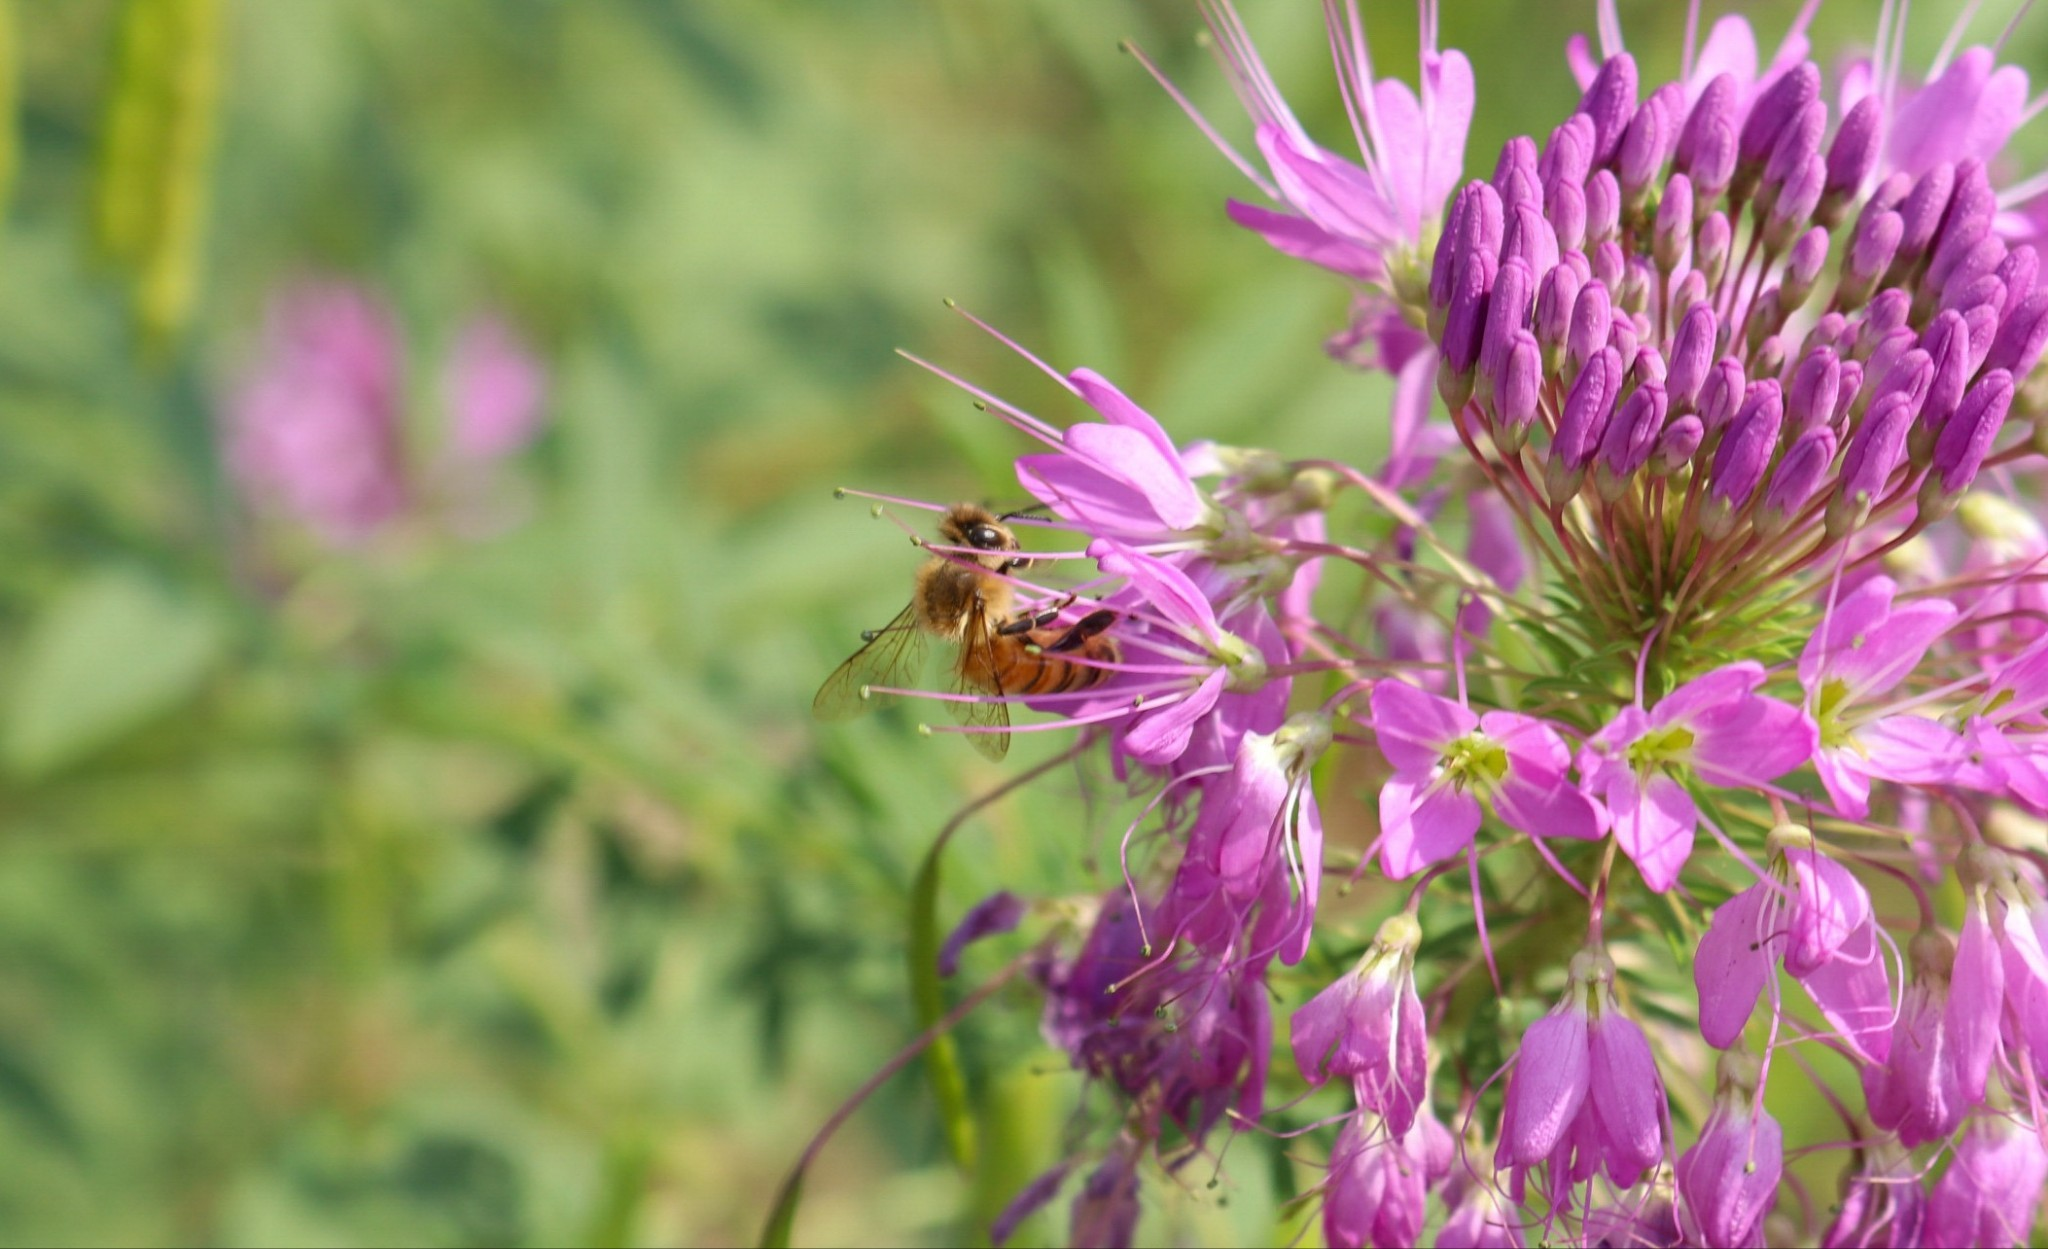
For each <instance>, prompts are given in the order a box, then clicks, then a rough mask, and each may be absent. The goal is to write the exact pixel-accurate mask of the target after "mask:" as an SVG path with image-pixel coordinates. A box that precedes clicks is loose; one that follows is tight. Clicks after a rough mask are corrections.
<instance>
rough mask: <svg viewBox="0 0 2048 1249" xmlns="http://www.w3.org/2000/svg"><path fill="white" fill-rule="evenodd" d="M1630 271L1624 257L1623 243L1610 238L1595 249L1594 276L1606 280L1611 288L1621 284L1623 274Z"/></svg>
mask: <svg viewBox="0 0 2048 1249" xmlns="http://www.w3.org/2000/svg"><path fill="white" fill-rule="evenodd" d="M1627 271H1628V264H1627V261H1626V260H1625V259H1624V258H1623V253H1622V250H1621V244H1619V243H1617V242H1615V241H1614V240H1613V239H1608V240H1606V241H1605V242H1603V243H1601V244H1599V245H1598V246H1596V247H1595V248H1594V249H1593V276H1594V277H1596V278H1599V279H1600V280H1601V281H1602V282H1605V283H1606V284H1607V285H1608V286H1609V287H1610V288H1612V287H1616V286H1620V285H1621V275H1622V274H1624V273H1626V272H1627Z"/></svg>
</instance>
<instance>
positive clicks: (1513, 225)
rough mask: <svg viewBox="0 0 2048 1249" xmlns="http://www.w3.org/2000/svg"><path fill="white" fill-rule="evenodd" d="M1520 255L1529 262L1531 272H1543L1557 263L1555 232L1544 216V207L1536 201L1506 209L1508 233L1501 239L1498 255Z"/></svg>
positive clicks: (1503, 257)
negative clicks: (1540, 206) (1538, 205)
mask: <svg viewBox="0 0 2048 1249" xmlns="http://www.w3.org/2000/svg"><path fill="white" fill-rule="evenodd" d="M1510 256H1519V257H1521V258H1522V259H1523V260H1524V261H1526V262H1527V263H1528V265H1529V272H1530V273H1542V272H1545V271H1546V270H1548V269H1550V268H1551V267H1552V266H1554V265H1556V264H1557V232H1556V231H1555V230H1552V229H1551V228H1550V223H1549V222H1548V221H1545V220H1544V219H1543V211H1542V210H1541V209H1540V208H1538V207H1537V206H1536V205H1535V204H1517V205H1515V206H1514V208H1513V209H1512V210H1510V211H1509V213H1508V229H1507V237H1506V239H1504V240H1503V241H1502V243H1501V250H1500V257H1501V259H1502V260H1506V259H1507V258H1508V257H1510Z"/></svg>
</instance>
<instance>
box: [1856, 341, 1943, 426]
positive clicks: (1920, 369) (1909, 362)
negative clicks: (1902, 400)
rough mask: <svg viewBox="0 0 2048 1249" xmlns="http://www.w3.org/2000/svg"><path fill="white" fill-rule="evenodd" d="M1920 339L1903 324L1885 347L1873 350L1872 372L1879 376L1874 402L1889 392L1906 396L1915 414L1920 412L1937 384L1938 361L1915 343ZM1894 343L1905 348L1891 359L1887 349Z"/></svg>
mask: <svg viewBox="0 0 2048 1249" xmlns="http://www.w3.org/2000/svg"><path fill="white" fill-rule="evenodd" d="M1917 341H1919V340H1918V337H1917V336H1916V335H1914V333H1913V331H1912V330H1911V329H1908V328H1905V327H1903V326H1902V327H1900V328H1899V329H1896V330H1894V331H1892V334H1891V336H1890V337H1888V338H1886V339H1885V345H1884V346H1881V347H1879V348H1878V349H1877V350H1876V351H1874V352H1872V353H1871V355H1870V364H1869V370H1870V371H1869V374H1868V375H1869V376H1871V377H1875V378H1877V379H1878V383H1877V389H1876V390H1873V391H1871V392H1870V393H1871V398H1872V400H1873V401H1875V400H1876V399H1879V398H1882V397H1883V396H1885V395H1904V396H1906V398H1907V399H1908V400H1909V401H1911V403H1912V405H1913V412H1914V414H1915V415H1918V414H1919V411H1920V407H1921V405H1922V404H1924V403H1926V402H1927V392H1928V390H1929V389H1930V388H1931V387H1932V386H1933V385H1934V360H1933V358H1932V357H1930V356H1929V355H1928V354H1927V353H1926V352H1924V351H1922V350H1920V348H1918V347H1916V346H1914V345H1913V344H1914V343H1916V342H1917ZM1893 343H1903V344H1904V348H1905V349H1904V350H1903V351H1900V352H1899V353H1898V354H1897V355H1896V356H1893V357H1892V358H1891V359H1890V360H1889V361H1887V360H1886V354H1887V350H1888V349H1889V347H1890V345H1891V344H1893Z"/></svg>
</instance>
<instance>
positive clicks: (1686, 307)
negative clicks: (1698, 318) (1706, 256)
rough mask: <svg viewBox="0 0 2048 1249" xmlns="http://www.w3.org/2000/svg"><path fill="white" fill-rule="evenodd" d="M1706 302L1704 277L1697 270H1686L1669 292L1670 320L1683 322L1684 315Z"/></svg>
mask: <svg viewBox="0 0 2048 1249" xmlns="http://www.w3.org/2000/svg"><path fill="white" fill-rule="evenodd" d="M1708 302H1709V301H1708V299H1707V277H1706V275H1705V274H1703V273H1701V272H1700V271H1699V270H1698V269H1687V270H1686V271H1685V276H1684V277H1682V278H1680V279H1678V285H1677V286H1675V287H1673V288H1672V290H1671V313H1670V316H1671V319H1672V320H1674V321H1683V320H1685V314H1686V313H1688V312H1691V311H1692V310H1693V309H1694V308H1695V307H1697V306H1699V305H1700V304H1704V303H1708Z"/></svg>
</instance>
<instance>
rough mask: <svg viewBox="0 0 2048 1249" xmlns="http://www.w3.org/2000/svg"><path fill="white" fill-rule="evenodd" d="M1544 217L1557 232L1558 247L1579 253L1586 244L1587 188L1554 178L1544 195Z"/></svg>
mask: <svg viewBox="0 0 2048 1249" xmlns="http://www.w3.org/2000/svg"><path fill="white" fill-rule="evenodd" d="M1543 215H1544V216H1545V217H1548V218H1549V219H1550V225H1551V228H1552V229H1554V230H1556V231H1557V245H1558V246H1559V247H1561V248H1563V249H1564V250H1566V251H1577V250H1578V249H1579V248H1581V247H1583V246H1585V243H1586V188H1585V187H1584V186H1583V185H1581V184H1579V183H1577V182H1567V181H1565V180H1564V179H1562V178H1553V179H1551V181H1550V186H1549V188H1548V189H1547V190H1546V191H1545V192H1544V194H1543Z"/></svg>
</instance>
